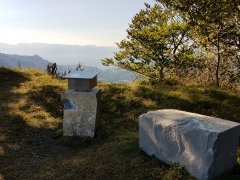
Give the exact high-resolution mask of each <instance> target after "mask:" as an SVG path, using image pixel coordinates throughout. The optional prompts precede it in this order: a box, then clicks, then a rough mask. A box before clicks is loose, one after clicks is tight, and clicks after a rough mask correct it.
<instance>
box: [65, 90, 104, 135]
mask: <svg viewBox="0 0 240 180" xmlns="http://www.w3.org/2000/svg"><path fill="white" fill-rule="evenodd" d="M100 92H101V90H100V89H99V88H97V87H96V88H93V89H92V90H91V91H86V92H80V91H74V90H68V91H66V92H65V93H64V94H62V102H63V105H64V116H63V135H64V136H82V137H94V135H95V130H96V128H97V126H98V121H99V118H98V116H99V115H98V109H99V99H100Z"/></svg>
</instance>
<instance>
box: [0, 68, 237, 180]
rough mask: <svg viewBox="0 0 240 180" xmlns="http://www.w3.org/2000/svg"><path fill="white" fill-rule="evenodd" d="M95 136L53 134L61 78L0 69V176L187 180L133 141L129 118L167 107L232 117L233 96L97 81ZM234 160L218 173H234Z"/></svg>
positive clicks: (134, 128)
mask: <svg viewBox="0 0 240 180" xmlns="http://www.w3.org/2000/svg"><path fill="white" fill-rule="evenodd" d="M99 86H100V87H101V88H102V102H101V104H102V106H101V113H102V114H101V127H100V128H99V130H98V134H97V137H96V139H94V140H89V139H80V138H66V137H63V136H62V135H61V133H62V131H61V129H62V128H61V125H62V116H63V111H62V105H61V102H60V94H61V93H62V92H64V90H65V89H66V81H65V80H59V79H54V78H52V77H50V76H48V75H46V74H44V73H43V72H40V71H37V70H31V69H19V70H10V69H4V68H0V179H97V178H100V179H147V178H148V179H194V178H192V177H190V176H189V175H188V173H187V172H186V171H185V170H184V169H183V168H181V167H179V166H177V165H171V166H169V165H166V164H164V163H162V162H159V161H157V160H155V159H154V158H151V157H149V156H147V155H145V154H144V153H143V152H141V151H140V150H139V148H138V119H137V117H138V116H139V115H140V114H142V113H145V112H147V111H149V110H155V109H162V108H174V109H180V110H186V111H191V112H196V113H202V114H206V115H211V116H216V117H220V118H224V119H229V120H232V121H238V122H240V95H239V93H237V92H231V91H229V90H224V89H215V88H213V87H201V86H197V85H180V84H175V85H171V84H170V83H168V84H164V85H159V86H157V87H153V86H149V85H144V84H142V85H139V84H129V85H125V84H107V83H101V84H100V85H99ZM239 163H240V148H239V151H238V165H237V166H236V167H235V168H234V169H233V170H232V171H230V172H228V173H227V174H225V175H223V176H222V177H220V178H219V179H239V178H240V164H239Z"/></svg>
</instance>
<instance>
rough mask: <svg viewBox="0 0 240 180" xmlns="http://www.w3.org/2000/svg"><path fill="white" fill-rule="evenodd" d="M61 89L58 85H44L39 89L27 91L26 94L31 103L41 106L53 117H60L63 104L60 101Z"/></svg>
mask: <svg viewBox="0 0 240 180" xmlns="http://www.w3.org/2000/svg"><path fill="white" fill-rule="evenodd" d="M63 91H64V89H63V88H60V87H58V86H51V85H45V86H41V87H40V88H39V89H35V90H31V91H29V93H28V96H29V98H30V100H31V101H32V103H34V104H37V105H39V106H41V107H43V108H44V109H45V111H46V112H48V113H50V114H51V115H52V116H53V117H55V118H58V117H59V118H62V117H63V105H62V103H61V93H62V92H63ZM26 108H27V107H26Z"/></svg>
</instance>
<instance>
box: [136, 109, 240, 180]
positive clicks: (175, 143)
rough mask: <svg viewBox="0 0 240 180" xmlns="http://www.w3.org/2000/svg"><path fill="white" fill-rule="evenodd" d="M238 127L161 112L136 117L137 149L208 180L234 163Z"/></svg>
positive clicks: (196, 117) (176, 111)
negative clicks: (137, 119) (178, 165)
mask: <svg viewBox="0 0 240 180" xmlns="http://www.w3.org/2000/svg"><path fill="white" fill-rule="evenodd" d="M239 136H240V124H239V123H235V122H231V121H227V120H223V119H219V118H214V117H209V116H204V115H200V114H195V113H189V112H184V111H178V110H172V109H164V110H158V111H150V112H148V113H146V114H143V115H141V116H140V117H139V146H140V148H141V149H142V150H143V151H145V152H146V153H147V154H149V155H153V156H155V157H156V158H158V159H160V160H162V161H164V162H166V163H167V164H171V163H175V162H177V163H179V164H180V165H182V166H184V167H185V168H186V169H187V170H188V171H189V173H190V174H191V175H193V176H195V177H196V178H198V179H204V180H205V179H212V178H213V177H216V176H218V175H220V174H222V173H223V172H225V171H227V170H229V169H231V168H232V167H233V166H234V165H235V164H236V161H237V147H238V140H239Z"/></svg>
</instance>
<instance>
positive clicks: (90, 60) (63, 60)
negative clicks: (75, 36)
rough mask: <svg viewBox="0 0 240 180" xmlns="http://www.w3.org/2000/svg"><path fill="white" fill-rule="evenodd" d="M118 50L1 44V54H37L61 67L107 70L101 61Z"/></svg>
mask: <svg viewBox="0 0 240 180" xmlns="http://www.w3.org/2000/svg"><path fill="white" fill-rule="evenodd" d="M117 50H118V49H117V47H105V46H94V45H87V46H80V45H64V44H46V43H32V44H16V45H10V44H4V43H0V53H6V54H18V55H28V56H32V55H33V54H37V55H39V56H41V57H42V58H44V59H48V60H49V61H51V62H56V63H57V64H60V65H69V64H77V63H79V62H80V63H82V64H85V65H87V66H94V67H98V68H101V69H106V67H105V66H103V65H102V64H101V61H100V59H102V58H110V57H113V55H114V52H116V51H117Z"/></svg>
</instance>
